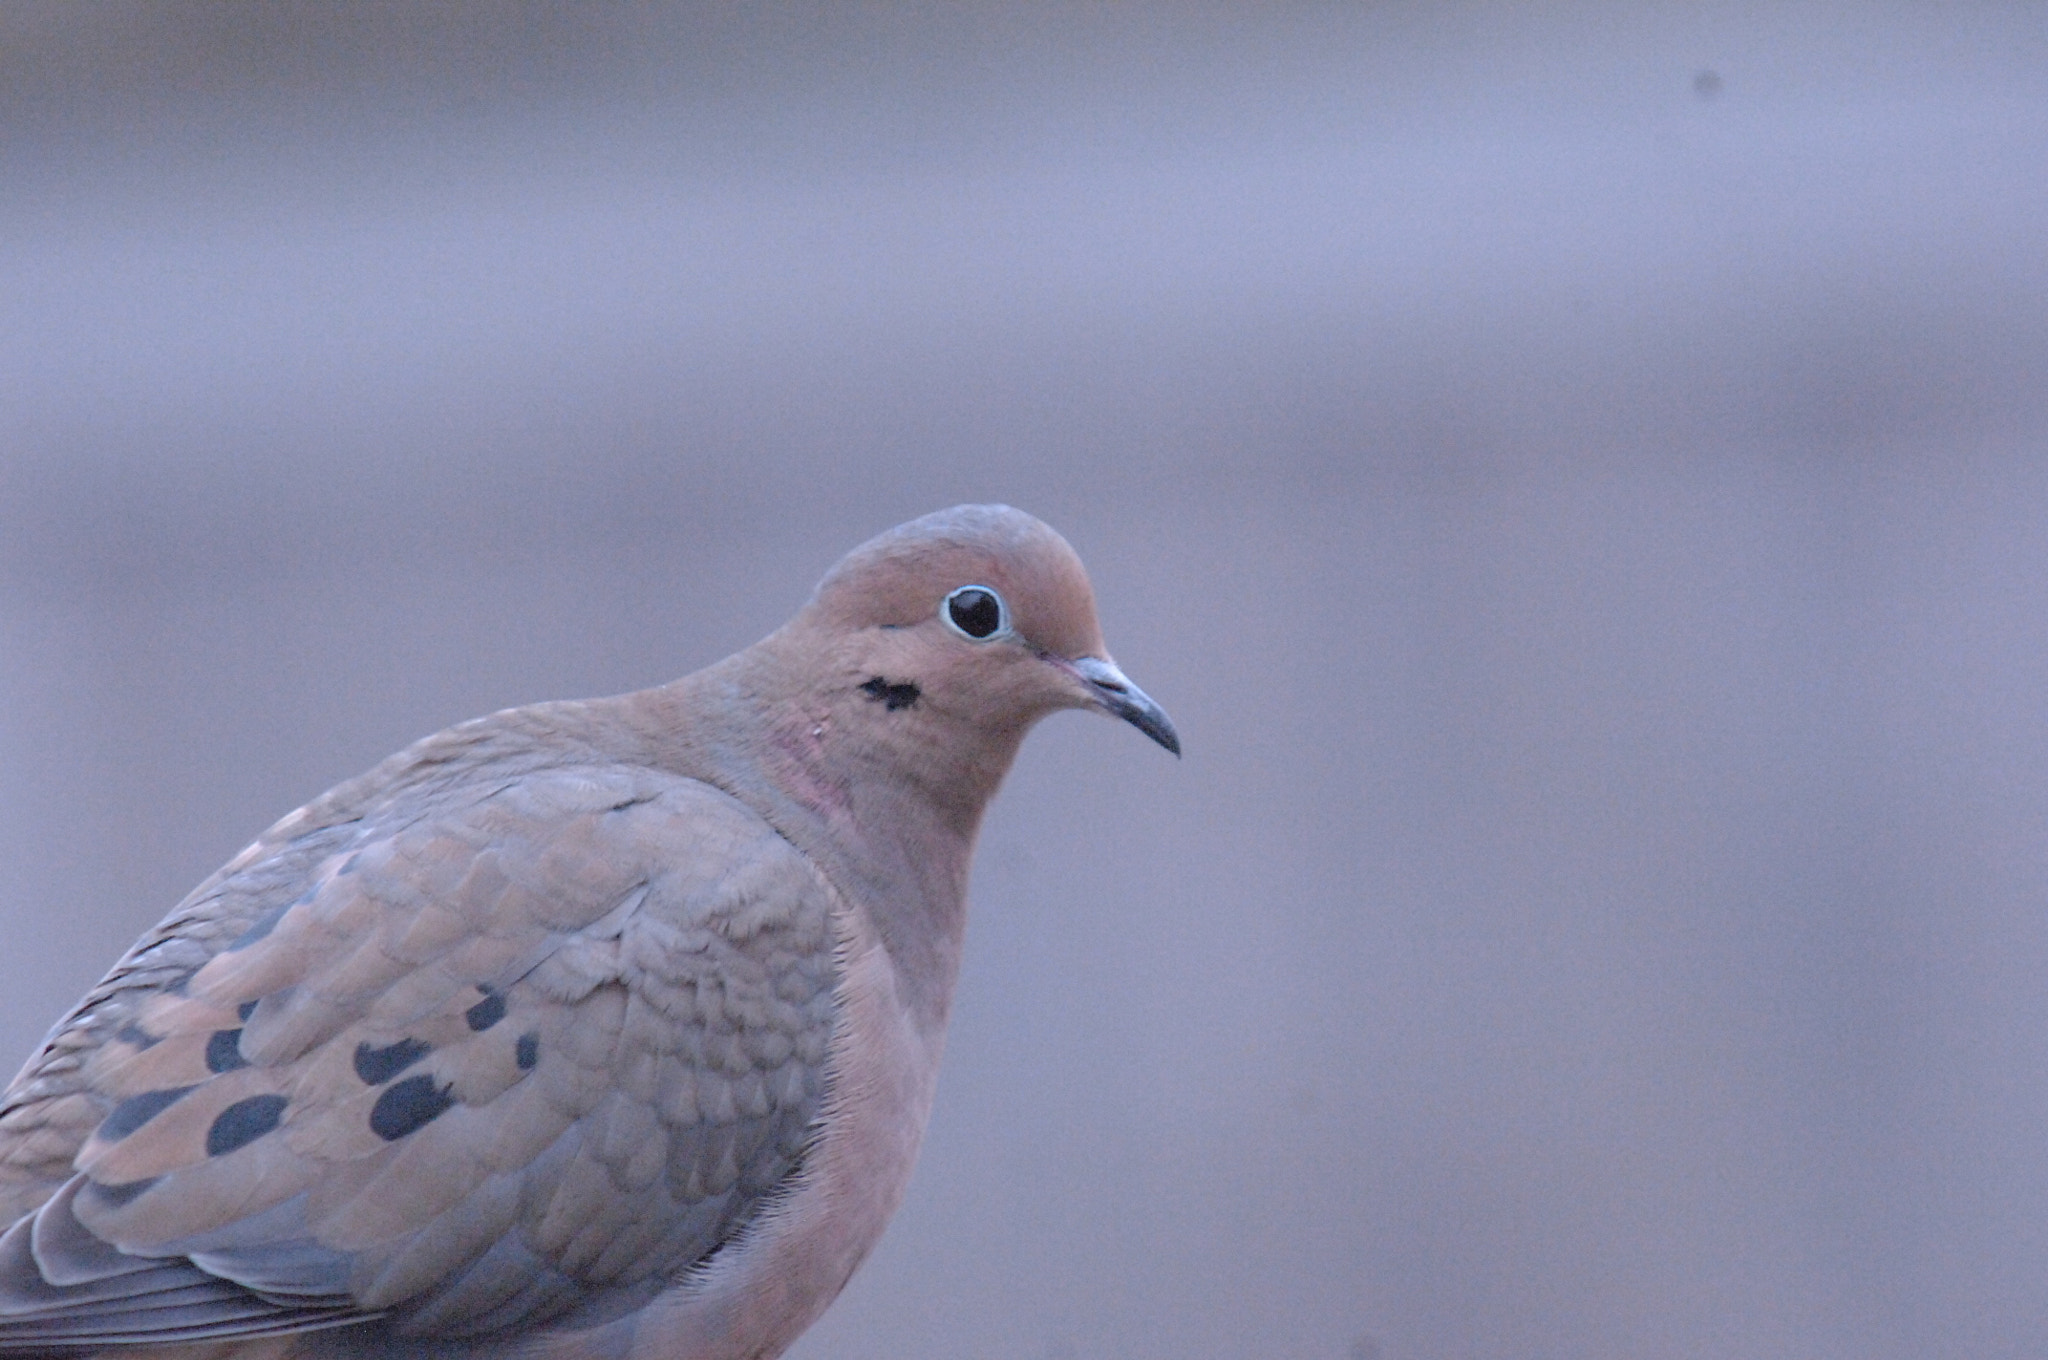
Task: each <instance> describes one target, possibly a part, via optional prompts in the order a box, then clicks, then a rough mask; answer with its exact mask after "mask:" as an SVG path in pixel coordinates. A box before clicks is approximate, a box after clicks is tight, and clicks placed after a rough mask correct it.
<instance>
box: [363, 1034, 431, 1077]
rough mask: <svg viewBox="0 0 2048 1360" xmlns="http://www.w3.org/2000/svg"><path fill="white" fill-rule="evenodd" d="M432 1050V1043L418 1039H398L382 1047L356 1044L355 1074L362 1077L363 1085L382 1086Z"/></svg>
mask: <svg viewBox="0 0 2048 1360" xmlns="http://www.w3.org/2000/svg"><path fill="white" fill-rule="evenodd" d="M433 1051H434V1046H433V1045H432V1044H428V1043H423V1042H421V1041H420V1040H418V1039H400V1040H399V1041H398V1042H397V1043H395V1044H386V1045H384V1047H382V1048H372V1047H370V1045H368V1044H357V1045H356V1075H357V1076H359V1077H361V1078H362V1079H363V1085H365V1086H382V1085H383V1084H384V1083H385V1082H387V1081H390V1080H391V1079H392V1078H393V1077H395V1076H397V1075H398V1074H399V1073H400V1072H403V1071H404V1070H405V1069H406V1068H408V1067H411V1066H412V1065H413V1064H414V1063H416V1062H418V1061H419V1060H420V1059H421V1058H424V1057H426V1056H427V1055H428V1054H429V1053H432V1052H433Z"/></svg>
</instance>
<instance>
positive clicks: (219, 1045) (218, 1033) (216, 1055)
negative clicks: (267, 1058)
mask: <svg viewBox="0 0 2048 1360" xmlns="http://www.w3.org/2000/svg"><path fill="white" fill-rule="evenodd" d="M248 1065H249V1060H248V1059H247V1058H245V1057H243V1056H242V1031H240V1030H238V1029H217V1030H215V1031H214V1032H213V1037H212V1038H210V1039H208V1040H207V1041H206V1070H207V1071H209V1072H232V1071H234V1070H235V1069H236V1068H237V1067H247V1066H248Z"/></svg>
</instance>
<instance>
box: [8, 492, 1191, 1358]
mask: <svg viewBox="0 0 2048 1360" xmlns="http://www.w3.org/2000/svg"><path fill="white" fill-rule="evenodd" d="M1066 708H1088V709H1095V710H1098V711H1101V712H1105V713H1109V714H1113V715H1115V716H1116V717H1119V718H1122V719H1124V720H1126V721H1128V722H1130V723H1132V724H1133V725H1135V726H1136V727H1137V728H1138V729H1139V730H1140V731H1142V732H1144V733H1146V734H1147V735H1148V736H1150V737H1152V738H1153V740H1155V741H1157V742H1158V743H1159V744H1160V745H1162V746H1165V747H1166V748H1167V749H1169V750H1171V751H1174V752H1175V753H1176V754H1178V752H1179V749H1180V748H1179V741H1178V738H1177V737H1176V736H1175V734H1174V730H1173V727H1172V725H1171V723H1169V722H1168V720H1167V718H1166V715H1165V714H1164V713H1163V712H1161V711H1160V709H1159V707H1158V706H1157V705H1156V704H1154V703H1153V702H1152V701H1151V700H1150V699H1148V698H1147V697H1146V696H1145V695H1144V693H1143V692H1142V691H1140V690H1139V689H1138V688H1137V686H1135V685H1133V684H1132V683H1131V682H1130V681H1129V680H1128V679H1126V678H1125V677H1124V675H1123V673H1122V672H1121V671H1120V670H1118V669H1117V667H1116V665H1115V663H1114V662H1112V661H1111V660H1110V658H1109V655H1108V653H1107V652H1106V651H1105V650H1104V648H1103V643H1102V636H1101V632H1100V629H1099V627H1098V625H1097V623H1096V620H1095V607H1094V598H1093V594H1092V591H1091V590H1090V587H1089V584H1088V578H1087V575H1086V574H1085V572H1084V571H1083V570H1082V567H1081V563H1080V560H1079V559H1078V558H1077V557H1076V556H1075V555H1074V552H1073V550H1072V549H1071V548H1070V547H1068V546H1067V543H1066V541H1065V540H1063V539H1062V538H1060V537H1059V535H1057V534H1056V533H1054V532H1053V531H1052V530H1051V529H1049V528H1047V527H1046V526H1045V525H1043V524H1041V523H1040V522H1039V521H1037V520H1035V519H1033V518H1031V517H1030V516H1029V515H1025V514H1022V513H1020V512H1018V511H1016V510H1012V509H1009V508H1008V507H1004V506H962V507H959V508H956V509H953V510H947V511H942V512H940V513H938V514H934V515H928V516H926V517H925V518H923V519H920V520H916V521H914V522H912V523H910V524H906V525H904V526H902V527H901V528H898V529H895V530H892V531H891V532H889V533H886V534H883V535H882V536H881V537H879V538H876V539H874V540H872V541H871V542H869V543H867V544H865V545H863V546H861V547H860V548H857V549H855V550H854V551H853V552H852V553H851V554H849V555H848V556H847V557H846V558H845V559H844V560H843V561H841V562H840V563H839V564H838V565H837V566H836V567H834V568H833V569H832V571H831V572H830V573H829V574H827V576H826V577H825V579H824V581H823V582H822V583H820V585H819V586H818V588H817V591H816V593H815V594H814V595H813V596H812V598H811V600H810V601H809V602H808V603H807V604H806V605H805V606H804V607H803V609H802V610H801V611H799V612H798V613H797V615H796V617H795V618H794V619H792V620H791V621H790V622H789V623H788V624H787V625H785V626H784V627H783V628H781V629H780V630H778V631H777V632H775V633H773V634H772V635H770V636H769V637H767V638H765V639H764V640H762V641H761V642H759V643H757V644H755V645H754V646H752V647H749V648H747V649H746V650H745V651H743V652H740V653H738V654H737V655H735V656H733V657H730V658H728V659H727V660H725V661H723V662H720V663H719V664H717V665H715V666H712V667H710V668H708V669H706V670H703V671H699V672H697V673H696V674H694V675H691V676H688V677H686V678H684V679H682V680H678V681H676V682H674V683H673V684H670V685H665V686H662V687H659V688H656V689H651V690H645V691H642V692H639V693H636V694H627V695H623V696H620V697H616V698H609V699H595V700H590V701H587V702H574V703H548V704H537V705H534V706H532V707H528V708H514V709H507V710H505V711H503V712H500V713H496V714H493V715H491V716H489V717H486V718H479V719H477V720H475V721H474V722H468V723H464V724H462V725H460V726H457V727H452V728H450V729H448V730H447V731H445V732H442V733H439V734H438V735H435V736H431V737H428V738H427V739H426V740H424V741H421V742H419V743H417V744H416V745H414V746H412V747H411V748H409V749H407V750H405V751H403V752H401V753H399V754H398V755H395V756H393V757H391V758H390V759H389V760H386V761H385V762H384V763H383V764H381V765H379V766H377V767H376V768H375V769H373V770H371V771H370V772H369V773H368V774H366V775H363V776H362V777H360V778H358V779H354V780H351V781H349V782H347V783H345V784H342V785H341V786H339V787H338V788H335V789H334V790H332V791H331V792H329V793H327V794H325V795H323V796H322V797H320V798H318V799H316V800H314V801H313V802H311V803H309V804H307V805H306V806H305V807H303V808H300V809H299V810H298V811H297V812H294V813H292V814H291V815H290V816H288V817H286V818H285V819H284V820H283V821H280V822H279V823H277V825H275V826H273V827H272V828H271V829H270V830H269V831H267V832H265V833H264V834H263V836H262V837H261V838H260V839H258V840H257V841H256V842H255V844H253V845H251V846H249V848H248V849H246V850H244V851H242V853H240V854H239V855H236V856H235V857H234V859H232V860H230V861H229V862H228V864H227V865H226V866H225V867H224V868H222V869H221V870H220V871H219V872H218V873H216V874H215V875H214V876H213V877H211V878H209V879H208V880H207V881H206V882H205V883H203V884H201V885H200V886H199V887H198V889H196V890H195V891H194V892H193V893H192V895H191V896H190V897H188V898H186V899H185V901H184V902H183V903H181V904H180V905H179V906H178V908H177V909H176V910H175V911H173V912H172V913H171V914H170V915H169V916H168V917H167V918H165V920H164V921H163V923H162V924H160V925H158V926H157V927H156V928H155V929H154V930H152V931H150V932H149V933H148V934H147V935H145V936H143V937H142V939H141V941H140V942H139V943H137V944H136V946H135V947H134V948H133V949H131V950H130V951H129V952H128V954H127V956H126V957H124V958H123V959H122V960H121V961H120V962H119V963H117V964H116V965H115V966H114V968H113V971H112V972H110V973H108V974H107V976H106V978H105V979H104V980H103V981H101V982H100V984H99V985H98V986H96V987H94V988H93V989H92V990H91V991H90V992H89V993H87V995H86V997H85V999H84V1000H83V1001H81V1002H80V1003H79V1004H78V1006H77V1007H76V1009H74V1010H73V1011H72V1012H71V1013H70V1014H69V1015H68V1016H66V1017H65V1018H64V1019H63V1021H61V1022H60V1023H59V1024H58V1025H57V1027H56V1029H55V1030H54V1031H52V1033H51V1035H50V1037H49V1038H48V1039H47V1040H46V1041H45V1042H44V1044H43V1046H42V1048H41V1049H40V1050H38V1051H37V1053H36V1054H35V1056H34V1057H33V1058H31V1059H30V1060H29V1062H28V1065H27V1066H26V1067H25V1068H24V1069H23V1070H22V1072H21V1075H19V1076H18V1077H16V1078H15V1080H14V1083H13V1085H12V1086H11V1087H9V1088H8V1090H7V1091H6V1093H5V1095H4V1097H0V1223H5V1224H11V1226H9V1227H7V1228H6V1230H5V1233H4V1235H0V1351H4V1352H41V1353H45V1354H49V1353H60V1354H78V1353H89V1352H94V1351H115V1352H120V1353H122V1354H124V1355H136V1354H141V1353H151V1354H154V1353H156V1352H159V1351H161V1352H164V1353H166V1354H169V1355H178V1356H191V1357H195V1360H196V1357H199V1356H207V1357H222V1358H223V1360H241V1358H242V1357H251V1358H253V1357H256V1356H263V1357H297V1356H333V1357H337V1358H338V1360H339V1358H341V1357H355V1356H371V1355H375V1356H380V1357H381V1356H407V1357H431V1356H452V1355H457V1354H462V1355H477V1354H490V1355H499V1354H507V1355H529V1356H563V1357H572V1356H573V1357H583V1356H592V1357H607V1358H608V1360H610V1358H618V1360H624V1358H626V1357H650V1358H652V1357H660V1358H661V1360H713V1358H714V1357H716V1358H717V1360H741V1358H742V1357H746V1358H748V1360H753V1358H754V1357H771V1356H776V1355H780V1354H781V1353H782V1351H783V1350H784V1349H785V1348H786V1347H787V1346H788V1345H789V1344H790V1343H791V1342H792V1341H793V1340H794V1339H795V1338H796V1336H797V1334H798V1333H799V1332H801V1331H802V1330H803V1329H804V1328H805V1327H806V1326H808V1325H809V1324H810V1323H811V1322H812V1321H813V1320H815V1319H816V1317H817V1316H818V1314H819V1313H820V1312H822V1311H823V1310H824V1308H825V1306H826V1305H827V1304H828V1303H830V1302H831V1301H832V1299H833V1297H834V1296H836V1295H837V1294H838V1293H839V1291H840V1289H841V1288H842V1287H843V1286H844V1285H845V1283H846V1280H847V1278H848V1276H849V1275H851V1274H852V1272H853V1270H854V1268H855V1267H856V1266H857V1265H859V1263H860V1261H861V1258H862V1257H863V1256H864V1255H865V1254H866V1253H867V1251H868V1250H869V1248H870V1247H872V1246H873V1245H874V1243H875V1240H876V1238H877V1237H878V1236H879V1235H880V1233H881V1231H882V1228H883V1226H884V1224H885V1223H886V1221H887V1220H888V1218H889V1216H890V1214H891V1213H893V1212H894V1210H895V1208H896V1206H897V1204H898V1203H899V1202H900V1201H901V1199H902V1196H903V1192H904V1187H905V1185H906V1183H907V1181H908V1178H909V1176H910V1171H911V1166H912V1163H913V1162H914V1161H915V1159H916V1156H917V1150H918V1144H919V1141H920V1140H921V1138H922V1137H923V1133H924V1126H925V1121H926V1117H927V1115H928V1114H929V1113H930V1110H931V1104H932V1092H933V1084H934V1081H935V1078H936V1073H937V1069H938V1062H939V1051H940V1048H941V1045H942V1041H943V1038H944V1032H945V1025H946V1016H947V1012H948V1010H949V1009H950V1006H951V1002H952V993H953V984H954V979H955V977H956V975H957V973H958V971H959V962H960V947H961V935H962V927H963V924H964V918H965V912H966V902H965V892H966V887H967V877H968V863H969V859H970V856H971V855H972V853H973V849H974V841H975V835H976V830H977V828H978V826H979V824H980V821H981V816H982V811H983V809H984V808H985V807H986V805H987V803H988V800H989V798H990V796H991V795H993V794H994V792H995V790H996V786H997V784H998V783H999V782H1000V781H1001V779H1002V777H1003V775H1004V773H1005V772H1006V771H1007V770H1008V769H1009V767H1010V762H1011V760H1012V758H1013V757H1014V756H1015V755H1016V752H1017V748H1018V744H1019V742H1021V741H1022V739H1023V737H1024V734H1025V732H1026V731H1027V730H1028V729H1029V728H1030V727H1031V726H1032V724H1033V723H1035V722H1036V721H1037V720H1038V719H1040V718H1042V717H1044V716H1046V715H1047V714H1049V713H1052V712H1054V711H1056V710H1059V709H1066Z"/></svg>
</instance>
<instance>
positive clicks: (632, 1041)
mask: <svg viewBox="0 0 2048 1360" xmlns="http://www.w3.org/2000/svg"><path fill="white" fill-rule="evenodd" d="M317 806H318V805H316V807H317ZM319 821H320V819H317V818H315V819H308V818H306V817H305V815H304V814H301V815H300V817H299V819H298V823H308V822H311V823H318V822H319ZM284 833H291V834H284ZM836 901H837V897H836V895H835V894H834V892H833V890H832V888H831V887H830V885H829V884H828V883H827V882H826V880H825V879H824V878H823V877H822V875H820V874H819V873H818V871H817V870H816V869H815V868H814V867H813V866H812V865H811V864H810V862H809V861H808V860H806V859H805V858H804V857H803V856H802V855H801V854H799V853H798V852H797V851H796V850H795V849H794V848H793V847H792V846H791V845H790V844H789V843H788V842H787V841H785V840H783V839H782V838H781V837H780V836H779V835H777V834H776V833H775V831H774V830H773V829H772V828H771V827H770V826H769V825H768V824H767V823H766V822H764V821H763V820H762V819H761V818H760V817H759V816H758V815H756V814H755V813H753V812H752V811H750V810H749V809H747V808H746V807H745V806H744V805H743V804H741V803H739V802H738V801H737V800H735V799H733V798H732V797H730V796H729V795H727V794H725V793H723V792H720V791H718V790H716V789H714V788H712V787H710V786H708V785H705V784H703V783H700V782H697V781H694V780H689V779H684V778H680V777H677V776H673V775H668V774H663V773H660V772H657V771H651V770H647V769H641V768H629V767H621V766H604V765H599V766H591V767H575V768H558V769H542V770H535V771H528V772H525V773H518V774H514V775H511V776H505V777H500V778H495V779H491V780H473V781H470V782H468V783H457V784H455V785H453V786H451V785H450V784H449V783H448V782H447V781H445V780H444V781H442V782H441V783H440V784H438V785H436V786H435V787H433V788H432V789H429V790H427V791H426V792H425V793H421V794H419V795H418V796H414V797H411V798H405V797H397V798H394V799H392V800H390V801H389V802H387V803H385V804H383V805H381V806H378V805H375V804H373V805H372V806H370V807H369V808H368V809H367V810H358V813H357V814H356V815H352V816H350V817H348V818H346V819H344V820H340V821H338V822H333V823H331V824H310V825H303V827H301V826H299V825H298V824H297V823H295V821H294V819H287V820H286V821H285V822H284V823H280V826H279V828H278V830H277V831H276V832H273V834H272V835H271V836H270V837H268V838H266V840H265V841H262V842H258V844H257V845H256V846H254V847H251V850H250V851H249V852H245V854H244V856H243V857H242V858H241V859H239V860H237V861H236V862H235V863H234V864H231V865H230V866H229V868H228V870H227V871H224V873H223V874H222V875H220V876H217V877H216V878H215V879H214V880H213V881H211V882H210V883H208V884H207V885H204V886H203V887H202V888H201V889H200V890H199V892H198V893H196V894H195V895H194V898H193V899H190V900H188V902H187V903H186V904H185V905H184V906H182V907H181V908H180V909H179V910H178V911H177V912H175V913H173V915H172V916H171V917H170V918H169V919H167V920H166V922H165V923H164V924H163V925H162V926H160V927H159V928H158V929H157V930H156V931H154V932H152V934H151V935H149V936H146V937H145V938H144V939H143V941H142V942H141V943H140V944H138V945H137V947H136V948H135V949H134V950H133V951H131V953H130V954H129V956H128V957H127V958H125V959H123V960H122V962H121V963H120V964H119V965H117V966H116V968H115V969H114V971H113V972H112V973H110V974H109V976H108V978H107V979H106V980H105V981H104V982H102V983H101V985H100V986H99V987H98V988H96V989H95V990H94V992H92V993H91V994H89V995H88V997H87V998H86V1000H85V1002H83V1003H82V1004H81V1005H80V1007H79V1008H78V1010H76V1011H74V1012H73V1014H72V1015H71V1016H69V1017H67V1019H66V1020H65V1021H64V1022H63V1023H62V1024H60V1025H59V1027H58V1029H57V1030H56V1032H54V1033H53V1034H52V1036H51V1037H50V1039H49V1041H48V1042H47V1043H46V1044H45V1046H44V1048H43V1049H42V1050H41V1051H40V1052H39V1054H38V1055H37V1057H36V1058H34V1059H32V1060H31V1062H30V1064H29V1066H28V1068H27V1069H25V1070H24V1071H23V1073H22V1075H21V1076H20V1077H18V1078H16V1080H15V1083H14V1084H13V1086H11V1087H10V1088H9V1089H8V1091H7V1093H6V1095H5V1096H4V1097H0V1209H11V1211H12V1212H13V1213H16V1214H19V1217H18V1218H16V1219H15V1221H14V1222H13V1226H12V1227H11V1228H9V1229H8V1230H7V1231H6V1233H5V1234H4V1236H0V1351H4V1350H15V1349H31V1348H44V1347H48V1346H51V1345H65V1346H82V1345H88V1344H104V1343H107V1342H115V1341H122V1340H151V1341H169V1340H180V1339H193V1338H198V1337H208V1336H226V1335H237V1334H256V1333H267V1332H277V1331H290V1330H301V1329H305V1328H309V1327H319V1326H330V1325H343V1324H348V1323H353V1322H360V1321H362V1320H365V1319H368V1318H372V1317H378V1316H382V1317H385V1318H386V1319H387V1320H388V1325H391V1326H394V1327H397V1328H398V1329H400V1330H402V1331H404V1332H406V1333H410V1334H416V1335H426V1336H441V1337H467V1336H477V1337H481V1336H489V1335H492V1334H494V1333H501V1332H504V1331H507V1330H509V1329H513V1328H518V1327H522V1326H529V1325H532V1324H534V1323H537V1322H540V1321H544V1320H546V1319H549V1318H553V1317H559V1316H562V1315H563V1314H565V1313H568V1312H570V1311H572V1310H574V1309H576V1308H578V1307H580V1306H584V1305H602V1304H603V1303H604V1302H605V1301H606V1300H618V1299H620V1298H622V1297H627V1296H631V1295H632V1294H633V1292H634V1291H635V1290H636V1289H637V1290H640V1291H644V1292H645V1293H651V1292H652V1291H653V1290H654V1289H655V1288H658V1287H659V1286H660V1285H661V1284H662V1283H664V1282H666V1281H668V1280H672V1279H674V1278H676V1277H677V1276H679V1275H681V1274H683V1273H684V1272H686V1271H688V1270H689V1269H690V1268H691V1267H692V1266H693V1265H695V1264H697V1263H700V1262H702V1261H703V1260H705V1259H706V1258H707V1257H708V1256H709V1255H710V1254H711V1253H712V1252H714V1251H715V1250H717V1249H718V1247H719V1246H720V1245H721V1244H723V1243H724V1242H726V1241H728V1240H730V1239H731V1237H732V1236H733V1235H734V1234H735V1233H736V1232H737V1231H738V1230H739V1229H740V1227H741V1226H743V1225H744V1224H745V1223H746V1222H747V1221H748V1220H749V1219H750V1218H751V1216H752V1215H753V1214H754V1213H756V1212H757V1211H758V1210H759V1209H760V1208H761V1206H762V1205H763V1204H764V1203H766V1202H767V1201H769V1200H770V1199H771V1198H772V1197H773V1195H774V1194H775V1193H776V1191H777V1189H778V1187H780V1186H781V1185H783V1183H784V1182H785V1181H786V1179H787V1178H788V1177H789V1176H790V1175H791V1174H792V1173H793V1172H794V1170H795V1168H796V1167H797V1166H798V1164H799V1163H800V1161H801V1159H802V1156H803V1154H804V1151H805V1149H806V1147H807V1144H808V1140H809V1137H810V1131H811V1128H812V1125H813V1121H814V1119H815V1117H816V1116H817V1113H818V1110H819V1107H820V1103H821V1101H822V1100H823V1099H824V1095H825V1085H826V1057H827V1050H828V1048H829V1045H830V1041H831V1032H832V1025H833V1020H834V1015H835V1001H834V986H835V980H836V974H837V964H836V943H837V939H836V931H837V929H838V922H837V920H836V919H835V911H834V904H835V903H836ZM0 1221H5V1220H0ZM620 1291H625V1294H623V1295H622V1294H621V1293H620Z"/></svg>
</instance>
